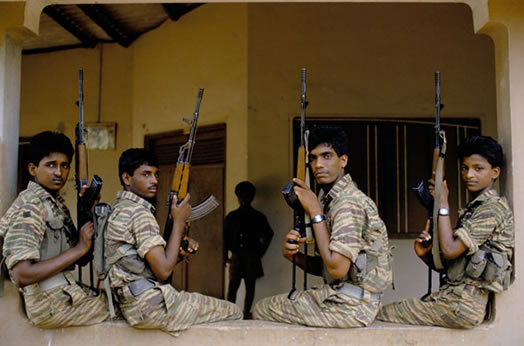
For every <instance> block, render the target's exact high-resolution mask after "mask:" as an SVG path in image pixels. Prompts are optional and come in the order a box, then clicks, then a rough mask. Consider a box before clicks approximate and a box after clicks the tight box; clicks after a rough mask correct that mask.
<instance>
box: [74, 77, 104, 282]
mask: <svg viewBox="0 0 524 346" xmlns="http://www.w3.org/2000/svg"><path fill="white" fill-rule="evenodd" d="M83 84H84V72H83V70H82V69H80V70H79V71H78V101H77V102H76V105H77V106H78V110H79V119H78V124H77V125H76V131H75V134H76V141H75V144H76V160H75V162H76V177H75V180H76V185H75V188H76V189H77V190H78V193H79V194H78V195H77V202H76V208H77V209H76V210H77V228H78V232H80V229H81V228H82V226H83V225H85V224H86V223H87V222H89V221H92V220H93V214H92V212H91V209H92V207H93V205H94V204H95V202H96V201H97V200H98V198H99V195H100V190H102V184H103V182H102V179H100V177H99V176H98V175H93V178H92V180H91V184H88V173H87V165H88V162H87V148H86V142H85V140H84V87H83ZM85 186H87V188H86V189H85V191H84V193H83V194H82V196H80V191H82V188H83V187H85ZM92 260H93V246H91V249H90V250H89V252H88V253H87V254H85V255H84V256H83V257H81V258H80V259H79V260H78V261H77V264H78V281H79V282H80V283H82V267H83V266H85V265H86V264H87V263H88V262H89V270H90V280H91V287H94V278H93V262H92Z"/></svg>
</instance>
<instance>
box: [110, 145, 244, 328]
mask: <svg viewBox="0 0 524 346" xmlns="http://www.w3.org/2000/svg"><path fill="white" fill-rule="evenodd" d="M119 175H120V182H121V183H122V186H123V187H124V191H121V192H119V193H118V195H117V201H116V204H115V205H114V206H113V212H112V213H111V216H110V218H109V221H108V226H107V230H106V241H105V253H104V255H105V258H106V262H107V263H114V265H112V266H111V269H110V270H109V274H108V275H109V279H110V282H111V288H112V289H113V292H114V293H115V295H116V297H117V300H118V302H119V303H120V309H121V311H122V314H123V315H124V317H125V319H126V320H127V321H128V322H129V324H131V325H132V326H133V327H135V328H145V329H161V330H163V331H165V332H168V333H170V334H172V335H177V332H178V331H181V330H184V329H188V328H190V327H191V326H192V325H193V324H199V323H205V322H215V321H221V320H228V319H240V318H242V312H241V311H240V309H239V308H238V306H236V305H234V304H232V303H229V302H226V301H224V300H220V299H216V298H212V297H208V296H205V295H202V294H199V293H188V292H183V291H180V292H179V291H177V290H175V288H174V287H173V286H171V285H170V284H169V283H167V284H164V281H166V280H167V278H168V277H169V276H170V275H171V273H172V272H173V270H174V268H175V265H176V262H177V258H178V257H179V254H180V255H185V256H187V255H189V253H186V252H184V251H183V250H181V249H180V241H181V240H182V238H183V236H184V232H185V226H186V220H187V219H188V217H189V215H190V213H191V206H190V205H189V195H187V196H186V198H185V199H184V200H183V201H182V202H181V203H180V204H179V205H177V203H173V206H172V208H171V214H172V216H173V220H174V222H173V229H172V233H171V235H170V238H169V240H168V242H167V244H166V242H165V241H164V239H163V238H162V236H161V235H160V228H159V226H158V223H157V221H156V219H155V216H154V215H153V212H154V210H155V207H154V206H153V205H152V204H151V203H152V201H153V200H154V198H155V196H156V194H157V184H158V163H157V161H156V158H155V157H154V156H153V155H152V154H151V153H149V152H148V151H147V150H145V149H129V150H127V151H125V152H124V153H123V154H122V156H121V157H120V162H119ZM174 200H175V201H176V196H175V197H174ZM187 239H188V242H189V246H188V251H190V252H194V251H196V250H197V248H198V243H197V242H195V241H194V240H192V239H189V238H187Z"/></svg>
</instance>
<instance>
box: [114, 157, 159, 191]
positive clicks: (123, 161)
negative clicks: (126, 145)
mask: <svg viewBox="0 0 524 346" xmlns="http://www.w3.org/2000/svg"><path fill="white" fill-rule="evenodd" d="M142 165H148V166H153V167H158V160H157V158H156V156H155V154H153V153H152V152H150V151H149V150H146V149H143V148H131V149H127V150H126V151H124V152H123V153H122V155H120V160H119V161H118V177H119V178H120V184H122V186H123V187H125V184H124V181H123V180H122V174H123V173H124V172H126V173H127V174H129V175H130V176H132V175H133V173H134V172H135V170H136V169H137V168H138V167H140V166H142Z"/></svg>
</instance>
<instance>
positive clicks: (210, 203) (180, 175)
mask: <svg viewBox="0 0 524 346" xmlns="http://www.w3.org/2000/svg"><path fill="white" fill-rule="evenodd" d="M203 94H204V89H203V88H200V89H199V90H198V97H197V104H196V107H195V112H194V113H193V119H192V120H191V121H188V122H189V124H190V125H191V130H190V132H189V138H188V140H187V142H186V143H185V144H184V145H182V146H181V147H180V149H179V154H178V159H177V164H176V167H175V172H174V174H173V180H172V183H171V191H170V192H169V196H168V202H167V205H168V211H167V219H166V223H165V227H164V239H165V240H166V242H167V241H169V237H170V236H171V233H172V229H173V218H172V216H171V206H172V205H173V203H179V202H180V201H182V200H183V199H184V198H185V197H186V196H187V193H188V191H189V173H190V170H191V156H192V153H193V149H194V145H195V138H196V132H197V122H198V114H199V111H200V102H201V100H202V96H203ZM175 196H176V200H175V198H174V197H175ZM217 206H218V202H217V201H216V199H215V197H214V196H208V197H207V199H206V200H204V201H203V202H201V203H199V204H197V205H196V206H194V207H192V209H191V216H190V217H189V219H188V223H189V222H190V221H192V220H197V219H199V218H201V217H204V216H205V215H207V214H209V213H210V212H211V211H213V210H214V209H215V208H216V207H217ZM180 246H181V247H182V249H183V250H184V251H186V252H188V242H187V240H186V239H183V240H182V241H181V243H180Z"/></svg>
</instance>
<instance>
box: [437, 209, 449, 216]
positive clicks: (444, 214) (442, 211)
mask: <svg viewBox="0 0 524 346" xmlns="http://www.w3.org/2000/svg"><path fill="white" fill-rule="evenodd" d="M438 214H439V215H441V216H448V215H449V209H446V208H440V209H439V210H438Z"/></svg>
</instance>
